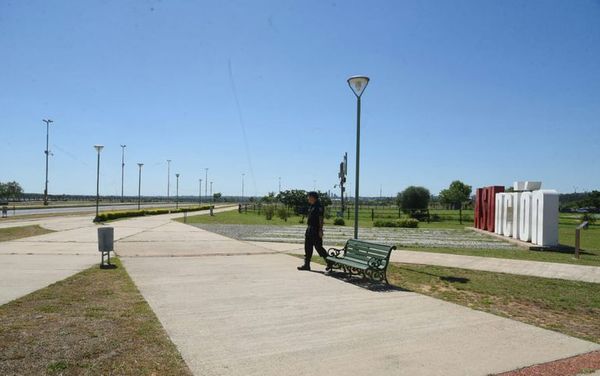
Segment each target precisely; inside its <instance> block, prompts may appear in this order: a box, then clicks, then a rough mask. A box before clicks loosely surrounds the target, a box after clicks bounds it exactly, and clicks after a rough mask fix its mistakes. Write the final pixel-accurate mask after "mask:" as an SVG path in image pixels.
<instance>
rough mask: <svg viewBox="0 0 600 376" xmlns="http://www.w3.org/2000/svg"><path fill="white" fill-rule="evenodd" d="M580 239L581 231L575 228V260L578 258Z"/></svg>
mask: <svg viewBox="0 0 600 376" xmlns="http://www.w3.org/2000/svg"><path fill="white" fill-rule="evenodd" d="M580 238H581V229H579V227H577V228H576V229H575V258H579V245H580V243H579V240H580Z"/></svg>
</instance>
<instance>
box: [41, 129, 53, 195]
mask: <svg viewBox="0 0 600 376" xmlns="http://www.w3.org/2000/svg"><path fill="white" fill-rule="evenodd" d="M42 121H43V122H44V123H46V151H45V152H44V153H45V154H46V180H45V183H44V205H48V156H49V154H50V151H49V150H48V144H49V140H50V123H52V122H53V121H52V120H50V119H43V120H42Z"/></svg>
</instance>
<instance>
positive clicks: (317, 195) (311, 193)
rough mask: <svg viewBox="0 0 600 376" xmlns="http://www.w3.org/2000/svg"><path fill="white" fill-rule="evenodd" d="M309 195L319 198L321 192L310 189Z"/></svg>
mask: <svg viewBox="0 0 600 376" xmlns="http://www.w3.org/2000/svg"><path fill="white" fill-rule="evenodd" d="M307 196H308V197H314V198H319V194H318V193H317V192H315V191H310V192H308V195H307Z"/></svg>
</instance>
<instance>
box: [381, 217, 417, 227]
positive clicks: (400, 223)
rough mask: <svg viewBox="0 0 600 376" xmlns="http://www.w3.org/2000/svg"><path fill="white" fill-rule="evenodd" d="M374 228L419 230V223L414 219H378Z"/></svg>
mask: <svg viewBox="0 0 600 376" xmlns="http://www.w3.org/2000/svg"><path fill="white" fill-rule="evenodd" d="M373 226H374V227H403V228H417V227H419V221H417V220H416V219H414V218H407V219H396V220H389V219H378V220H376V221H375V222H373Z"/></svg>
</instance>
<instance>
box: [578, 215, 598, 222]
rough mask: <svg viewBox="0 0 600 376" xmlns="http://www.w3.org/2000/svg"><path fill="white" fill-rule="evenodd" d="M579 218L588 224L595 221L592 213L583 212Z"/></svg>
mask: <svg viewBox="0 0 600 376" xmlns="http://www.w3.org/2000/svg"><path fill="white" fill-rule="evenodd" d="M580 219H581V222H582V223H583V222H585V221H588V222H589V223H590V225H593V224H594V223H596V216H595V215H594V214H593V213H583V214H582V215H581V218H580Z"/></svg>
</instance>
